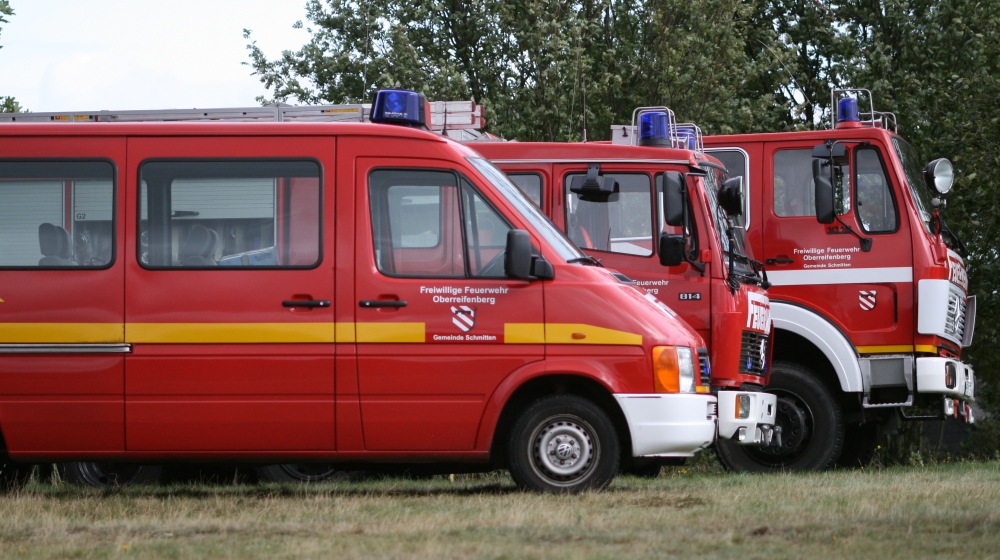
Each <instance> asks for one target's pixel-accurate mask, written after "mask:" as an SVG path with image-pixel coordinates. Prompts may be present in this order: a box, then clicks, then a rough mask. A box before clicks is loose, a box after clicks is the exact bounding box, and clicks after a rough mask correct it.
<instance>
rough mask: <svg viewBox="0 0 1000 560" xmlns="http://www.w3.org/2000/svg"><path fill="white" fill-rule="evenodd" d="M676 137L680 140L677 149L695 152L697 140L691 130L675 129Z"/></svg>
mask: <svg viewBox="0 0 1000 560" xmlns="http://www.w3.org/2000/svg"><path fill="white" fill-rule="evenodd" d="M677 137H678V138H679V139H680V145H679V146H678V147H679V148H682V149H685V150H695V149H697V147H698V138H697V135H696V134H695V132H694V129H691V128H679V129H677Z"/></svg>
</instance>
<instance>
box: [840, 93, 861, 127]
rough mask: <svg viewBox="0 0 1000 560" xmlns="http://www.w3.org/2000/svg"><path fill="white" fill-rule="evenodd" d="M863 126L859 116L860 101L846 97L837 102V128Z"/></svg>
mask: <svg viewBox="0 0 1000 560" xmlns="http://www.w3.org/2000/svg"><path fill="white" fill-rule="evenodd" d="M860 126H861V116H860V115H859V114H858V100H857V99H855V98H854V97H845V98H843V99H841V100H840V101H838V102H837V128H855V127H860Z"/></svg>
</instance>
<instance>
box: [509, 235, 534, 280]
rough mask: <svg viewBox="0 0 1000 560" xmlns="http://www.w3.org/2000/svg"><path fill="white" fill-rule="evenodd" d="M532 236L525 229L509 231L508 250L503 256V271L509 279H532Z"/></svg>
mask: <svg viewBox="0 0 1000 560" xmlns="http://www.w3.org/2000/svg"><path fill="white" fill-rule="evenodd" d="M531 258H532V256H531V236H530V235H528V232H526V231H524V230H523V229H512V230H508V231H507V248H506V249H505V250H504V255H503V270H504V273H505V274H507V277H508V278H516V279H518V280H529V279H531Z"/></svg>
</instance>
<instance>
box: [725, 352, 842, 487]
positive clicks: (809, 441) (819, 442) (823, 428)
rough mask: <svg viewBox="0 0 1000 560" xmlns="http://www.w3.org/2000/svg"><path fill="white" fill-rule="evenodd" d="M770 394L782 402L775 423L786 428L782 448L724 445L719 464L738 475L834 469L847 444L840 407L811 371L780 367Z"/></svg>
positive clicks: (795, 366)
mask: <svg viewBox="0 0 1000 560" xmlns="http://www.w3.org/2000/svg"><path fill="white" fill-rule="evenodd" d="M766 391H767V392H768V393H773V394H774V395H777V397H778V410H777V414H776V417H775V422H776V423H777V425H778V426H780V427H781V429H782V433H781V447H777V446H774V445H772V446H769V447H757V446H750V445H737V444H735V443H733V442H732V441H731V440H727V439H720V440H718V441H717V442H716V444H715V452H716V455H717V456H718V457H719V462H720V463H722V466H723V467H725V468H726V469H727V470H730V471H736V472H758V473H759V472H809V471H822V470H825V469H828V468H830V467H832V466H833V465H834V463H835V462H836V461H837V458H838V457H840V452H841V448H842V447H843V444H844V419H843V413H842V412H841V410H840V405H839V404H838V403H837V401H836V399H834V397H833V395H832V394H831V393H830V391H829V389H827V388H826V385H824V384H823V382H822V381H820V380H819V379H818V378H817V377H816V375H815V374H814V373H813V372H812V371H810V370H809V369H807V368H805V367H803V366H801V365H798V364H794V363H791V362H775V363H774V366H773V367H772V370H771V382H770V384H768V386H767V388H766Z"/></svg>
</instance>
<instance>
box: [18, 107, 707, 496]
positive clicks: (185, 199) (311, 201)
mask: <svg viewBox="0 0 1000 560" xmlns="http://www.w3.org/2000/svg"><path fill="white" fill-rule="evenodd" d="M379 100H380V101H379V102H377V103H376V106H375V110H374V113H375V116H376V117H377V120H379V121H381V123H382V124H371V123H365V124H358V123H131V124H116V123H74V124H18V123H8V124H3V125H0V433H2V438H3V439H2V452H3V456H2V458H0V465H2V466H0V478H2V480H3V483H4V485H5V486H7V487H10V486H14V485H17V484H18V483H20V482H23V479H24V473H25V472H27V471H26V465H29V464H31V463H37V462H65V464H66V465H69V466H68V467H64V475H65V476H66V477H67V478H69V479H71V480H77V481H83V482H88V481H91V480H90V479H91V478H94V479H99V478H100V477H102V476H105V477H106V476H113V475H116V474H123V473H124V474H127V473H131V474H135V473H136V472H137V471H138V470H139V469H138V468H136V467H138V466H141V465H142V464H158V463H163V462H168V461H193V460H227V461H229V460H233V461H236V460H239V461H255V462H258V463H260V464H276V463H288V462H301V463H305V462H310V461H320V462H333V463H338V464H341V463H342V464H350V463H352V462H437V463H442V462H447V463H456V464H464V465H466V466H467V467H468V468H470V469H476V468H483V469H485V468H495V467H498V466H499V467H506V468H509V469H510V471H511V473H512V475H513V478H514V480H515V481H516V482H517V484H518V485H519V486H521V487H523V488H529V489H535V490H542V491H556V492H574V491H579V490H581V489H585V488H601V487H604V486H605V485H607V484H608V483H609V482H610V481H611V479H612V478H613V477H614V476H615V474H616V473H617V472H618V469H619V465H620V464H621V463H622V461H626V462H627V461H630V460H632V458H634V457H644V456H672V457H684V456H691V455H692V454H694V453H696V452H697V451H698V450H699V449H701V448H703V447H705V446H707V445H710V444H711V443H712V442H713V440H714V437H715V430H716V404H717V401H716V397H715V396H713V395H712V394H710V392H709V388H708V386H707V385H705V384H704V383H703V382H702V376H701V374H700V372H701V371H703V368H707V367H708V363H707V359H700V356H701V354H703V351H702V352H700V351H699V350H700V349H701V348H702V347H703V346H704V343H703V341H702V339H701V337H700V336H699V335H698V334H697V333H696V332H695V331H694V330H692V329H691V328H690V327H689V326H688V325H687V324H686V323H684V322H683V321H682V320H680V319H679V318H678V317H677V316H676V314H675V313H674V312H673V311H671V310H670V309H669V308H667V307H666V306H665V305H663V304H662V303H659V302H658V301H656V300H655V298H652V297H651V296H648V294H646V293H645V292H643V291H642V290H640V289H638V288H637V287H636V286H635V285H634V284H633V283H632V282H631V281H630V280H628V279H627V278H625V277H623V276H621V275H619V274H615V273H614V272H612V271H610V270H608V269H605V268H602V267H598V266H593V263H592V259H590V258H589V257H587V256H586V255H584V254H583V253H581V252H580V251H579V250H578V249H577V248H576V246H575V245H574V244H573V243H572V242H570V241H569V240H568V239H566V237H564V236H563V235H562V234H561V233H560V232H559V231H558V230H557V229H555V228H554V227H553V226H552V225H551V223H550V222H549V221H548V220H547V219H546V218H545V217H544V215H543V214H542V213H541V212H540V211H539V210H538V209H537V208H536V207H534V206H533V205H532V204H531V203H530V202H528V201H527V200H526V199H525V198H524V197H523V196H522V195H521V194H520V193H518V192H517V191H516V189H514V188H513V187H512V186H511V185H510V183H509V182H507V181H506V180H505V179H503V176H502V173H501V172H500V171H499V170H497V169H496V168H495V167H493V166H492V165H491V164H490V163H489V162H487V161H486V160H485V159H483V158H482V157H481V156H480V155H479V154H477V153H475V152H474V151H473V150H472V149H470V148H468V147H466V146H463V145H461V144H459V143H456V142H454V141H451V140H448V139H446V138H443V137H441V136H438V135H434V134H430V133H428V132H425V131H422V130H416V129H414V128H413V127H405V126H394V125H392V124H386V123H398V124H407V123H409V124H415V125H416V126H417V127H419V126H420V125H421V123H422V122H423V121H422V120H421V119H420V118H418V117H417V116H416V115H418V114H419V113H420V112H421V111H420V110H421V109H423V108H424V107H423V103H422V102H421V101H420V100H419V99H416V100H414V97H412V96H409V95H408V94H406V93H405V92H388V93H386V94H383V95H380V97H379ZM130 465H131V466H130ZM130 469H131V470H130ZM98 482H99V480H98Z"/></svg>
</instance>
